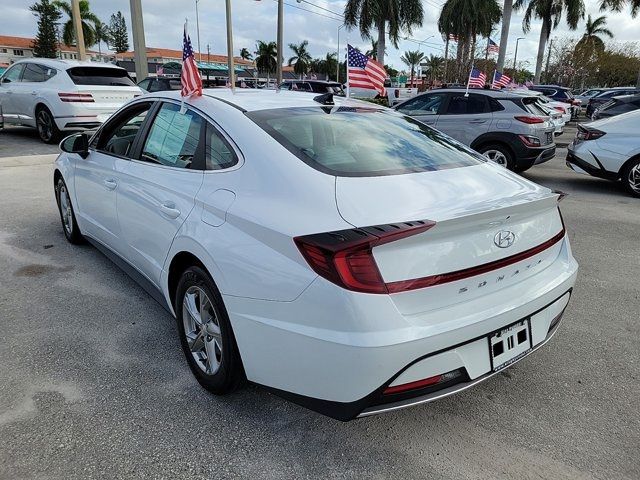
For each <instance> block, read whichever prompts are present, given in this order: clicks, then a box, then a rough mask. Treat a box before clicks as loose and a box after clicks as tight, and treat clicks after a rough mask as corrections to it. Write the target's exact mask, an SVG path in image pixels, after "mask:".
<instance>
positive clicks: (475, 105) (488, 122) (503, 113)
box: [395, 89, 556, 172]
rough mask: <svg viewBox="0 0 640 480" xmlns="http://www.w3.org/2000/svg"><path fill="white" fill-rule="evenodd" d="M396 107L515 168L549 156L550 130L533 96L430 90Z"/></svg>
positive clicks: (524, 167)
mask: <svg viewBox="0 0 640 480" xmlns="http://www.w3.org/2000/svg"><path fill="white" fill-rule="evenodd" d="M395 108H396V110H398V111H400V112H402V113H404V114H406V115H410V116H412V117H415V118H416V119H418V120H420V121H421V122H423V123H425V124H427V125H430V126H433V127H435V128H436V129H437V130H440V131H441V132H443V133H446V134H447V135H449V136H450V137H453V138H454V139H456V140H458V141H459V142H462V143H464V144H466V145H469V146H470V147H471V148H473V149H474V150H476V151H477V152H480V153H482V154H483V155H485V156H486V157H487V158H489V159H490V160H492V161H494V162H496V163H498V164H500V165H502V166H504V167H507V168H508V169H510V170H514V171H516V172H523V171H525V170H527V169H529V168H531V167H532V166H533V165H536V164H539V163H543V162H546V161H547V160H550V159H552V158H553V157H554V155H555V151H556V145H555V143H554V139H553V138H554V130H555V129H556V126H555V125H554V124H553V123H552V122H551V120H550V118H549V116H548V115H547V112H545V111H543V110H542V109H541V108H540V107H539V106H538V104H537V97H536V96H535V95H531V96H525V95H519V94H513V93H510V92H503V91H492V90H471V91H469V93H468V94H467V93H466V92H465V90H464V89H441V90H431V91H429V92H426V93H424V94H422V95H418V96H417V97H415V98H412V99H410V100H407V101H406V102H404V103H401V104H400V105H398V106H396V107H395Z"/></svg>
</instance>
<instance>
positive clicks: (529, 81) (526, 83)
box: [524, 80, 533, 88]
mask: <svg viewBox="0 0 640 480" xmlns="http://www.w3.org/2000/svg"><path fill="white" fill-rule="evenodd" d="M524 86H525V87H527V88H529V87H533V82H532V81H531V80H527V81H526V82H524Z"/></svg>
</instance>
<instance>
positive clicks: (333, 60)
mask: <svg viewBox="0 0 640 480" xmlns="http://www.w3.org/2000/svg"><path fill="white" fill-rule="evenodd" d="M319 66H320V73H324V74H325V76H326V80H329V77H330V76H331V75H335V73H336V71H337V69H338V54H337V53H336V52H333V53H327V55H326V56H325V57H324V58H323V59H321V60H320V65H319ZM336 81H337V80H336Z"/></svg>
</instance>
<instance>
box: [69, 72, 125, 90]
mask: <svg viewBox="0 0 640 480" xmlns="http://www.w3.org/2000/svg"><path fill="white" fill-rule="evenodd" d="M67 73H68V74H69V76H70V77H71V80H72V81H73V83H75V84H76V85H107V86H113V87H118V86H120V87H130V86H134V85H135V83H134V82H133V80H131V78H130V77H129V74H128V73H127V71H126V70H125V69H122V68H108V67H73V68H70V69H69V70H67Z"/></svg>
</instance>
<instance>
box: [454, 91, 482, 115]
mask: <svg viewBox="0 0 640 480" xmlns="http://www.w3.org/2000/svg"><path fill="white" fill-rule="evenodd" d="M487 112H489V105H488V103H487V99H486V98H485V97H484V96H482V95H477V94H469V95H468V96H465V95H464V93H460V94H457V93H456V94H453V95H451V96H450V97H449V104H448V105H447V111H446V113H447V114H448V115H475V114H479V113H487Z"/></svg>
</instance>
